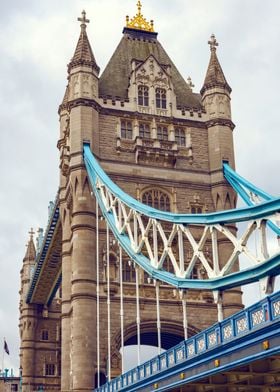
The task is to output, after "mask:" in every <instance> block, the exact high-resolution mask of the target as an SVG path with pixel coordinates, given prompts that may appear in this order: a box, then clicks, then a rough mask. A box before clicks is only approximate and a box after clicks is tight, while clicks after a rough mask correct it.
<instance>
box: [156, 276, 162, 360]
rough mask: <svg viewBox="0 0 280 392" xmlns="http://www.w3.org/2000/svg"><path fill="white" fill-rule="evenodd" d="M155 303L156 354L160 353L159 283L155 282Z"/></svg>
mask: <svg viewBox="0 0 280 392" xmlns="http://www.w3.org/2000/svg"><path fill="white" fill-rule="evenodd" d="M155 287H156V303H157V334H158V354H160V353H161V323H160V303H159V282H158V281H157V280H156V281H155Z"/></svg>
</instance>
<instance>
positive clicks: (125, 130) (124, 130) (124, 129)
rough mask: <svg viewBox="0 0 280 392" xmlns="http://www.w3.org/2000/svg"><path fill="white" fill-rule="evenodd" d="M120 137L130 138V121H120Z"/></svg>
mask: <svg viewBox="0 0 280 392" xmlns="http://www.w3.org/2000/svg"><path fill="white" fill-rule="evenodd" d="M121 137H122V139H132V122H131V121H124V120H123V121H121Z"/></svg>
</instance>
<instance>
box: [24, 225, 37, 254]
mask: <svg viewBox="0 0 280 392" xmlns="http://www.w3.org/2000/svg"><path fill="white" fill-rule="evenodd" d="M28 234H30V238H29V241H28V243H27V245H26V252H25V256H24V259H23V261H25V260H29V261H34V260H35V258H36V251H35V246H34V242H33V236H34V234H35V232H34V230H33V228H31V230H30V231H29V233H28Z"/></svg>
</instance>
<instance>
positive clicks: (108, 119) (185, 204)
mask: <svg viewBox="0 0 280 392" xmlns="http://www.w3.org/2000/svg"><path fill="white" fill-rule="evenodd" d="M137 5H138V12H137V14H136V16H135V17H133V18H132V19H130V18H129V17H127V19H126V26H125V27H124V29H123V36H122V38H121V40H120V43H119V45H118V46H117V48H116V50H115V52H114V53H113V55H112V57H111V59H110V61H109V63H108V64H107V66H106V68H105V69H104V71H103V72H102V74H101V76H100V74H99V73H100V68H99V66H98V64H97V61H96V59H95V56H94V51H93V50H92V47H91V45H90V42H89V39H88V35H87V24H88V23H89V20H88V19H87V18H86V13H85V12H84V11H83V12H82V16H81V17H80V18H78V20H79V22H80V23H81V25H80V27H81V31H80V36H79V39H78V43H77V46H76V49H75V52H74V55H73V57H72V59H71V61H70V63H69V65H68V85H67V88H66V91H65V95H64V98H63V102H62V104H61V105H60V107H59V117H60V136H59V140H58V149H59V153H60V185H59V222H60V229H59V230H57V232H56V237H55V241H56V242H57V243H59V244H60V248H59V249H60V260H61V272H62V281H61V296H62V297H61V309H60V307H59V311H60V310H61V313H60V321H59V323H58V324H57V325H58V327H57V328H59V331H61V340H60V338H59V339H58V340H57V344H58V343H59V350H57V351H56V357H55V358H53V362H52V363H49V365H51V364H53V365H54V366H55V373H54V374H52V376H55V377H56V380H58V381H60V386H58V385H57V384H55V383H53V384H52V383H50V382H49V379H50V377H49V376H50V374H46V366H45V367H44V364H43V362H42V361H44V360H45V361H46V359H44V358H43V357H42V356H41V357H40V356H36V352H38V350H39V347H40V339H38V336H37V338H36V337H34V339H33V338H32V339H33V346H32V350H31V351H29V356H30V355H31V356H33V361H35V358H36V361H37V362H38V364H37V366H36V370H34V368H33V369H31V368H30V371H29V370H28V371H27V370H25V369H26V368H27V367H28V366H29V365H28V364H29V363H30V359H28V358H27V354H26V352H27V347H25V345H24V344H23V342H24V338H23V337H22V346H21V355H22V363H21V365H22V367H23V391H26V390H27V384H28V382H29V383H31V384H32V387H33V389H38V388H39V386H40V385H41V384H44V385H45V386H47V387H48V389H49V390H57V389H59V388H60V389H61V390H62V391H72V390H73V391H88V390H92V388H93V387H94V386H96V380H97V378H98V376H97V375H96V372H97V359H96V358H97V356H98V353H97V340H96V321H97V318H96V317H97V285H96V279H97V269H96V257H97V256H96V255H97V249H96V235H97V230H96V225H97V219H96V218H97V216H96V205H95V200H94V197H93V196H92V194H91V189H90V186H89V181H88V178H87V173H86V169H85V165H84V161H83V143H84V142H86V143H89V144H90V147H91V150H92V152H93V153H94V155H95V156H96V158H97V159H98V160H99V162H100V164H101V166H102V167H103V169H104V170H105V171H106V172H107V174H108V175H109V176H110V177H111V178H112V179H113V180H114V181H115V182H116V183H117V184H118V185H119V186H120V187H121V188H122V189H123V190H124V191H125V192H127V193H128V194H130V195H131V196H133V197H134V198H135V199H137V200H139V201H142V202H143V203H145V204H148V205H150V206H152V207H155V208H157V209H161V210H165V211H171V212H189V213H193V214H195V213H203V212H212V211H216V210H221V209H228V208H233V207H235V203H236V198H235V193H234V192H233V190H232V189H231V187H230V186H229V185H228V183H227V182H226V181H225V180H224V177H223V172H222V161H223V160H227V161H229V163H230V164H231V166H234V150H233V138H232V131H233V128H234V124H233V122H232V120H231V110H230V93H231V88H230V87H229V85H228V83H227V81H226V78H225V76H224V74H223V71H222V68H221V65H220V64H219V61H218V58H217V53H216V47H217V41H216V39H215V37H214V36H213V35H212V37H211V39H210V41H209V44H210V49H211V57H210V62H209V66H208V70H207V73H206V77H205V82H204V84H203V86H202V89H201V93H200V94H198V93H194V92H193V91H192V84H191V83H188V82H186V81H185V80H184V79H183V77H182V76H181V74H180V73H179V71H178V70H177V68H176V66H175V65H174V63H173V62H172V60H171V59H170V57H169V56H168V54H167V53H166V51H165V49H164V48H163V46H162V45H161V44H160V42H159V40H158V33H157V32H155V31H154V23H153V21H151V22H148V21H147V20H146V19H145V18H144V17H143V15H142V11H141V3H140V2H138V3H137ZM233 230H234V228H233ZM99 244H100V246H99V252H98V257H99V260H100V264H99V270H98V275H99V276H100V285H99V287H98V290H99V291H98V294H99V296H100V318H99V320H100V350H99V357H100V372H101V375H99V377H100V378H101V379H102V378H103V377H105V374H106V368H107V365H108V355H107V352H108V347H107V345H108V337H107V329H108V328H107V327H108V325H107V305H106V301H107V285H106V272H105V270H106V267H107V266H106V263H107V255H106V250H105V249H106V227H105V224H104V222H103V223H102V221H101V222H99ZM109 245H110V252H109V259H110V283H111V284H110V297H111V331H112V337H111V341H110V345H111V350H110V352H111V358H110V362H111V375H112V377H113V376H115V375H117V374H119V373H120V366H121V356H120V353H119V349H120V325H119V313H120V305H119V304H120V301H119V297H120V288H119V278H118V277H119V270H118V269H119V258H120V254H119V248H118V246H117V244H116V243H115V241H114V239H113V237H112V236H110V237H109ZM159 246H160V244H159ZM228 247H230V245H229V244H228V243H227V242H225V241H223V242H220V243H219V248H218V252H219V254H220V257H223V252H224V253H225V254H226V253H227V252H228ZM211 252H212V251H211V249H209V258H210V259H211ZM197 273H198V274H199V273H203V271H197ZM122 276H123V280H124V294H125V296H124V301H125V303H124V307H125V317H124V329H125V339H126V344H131V343H133V342H134V341H135V336H136V334H137V326H136V323H135V284H134V281H135V270H134V268H133V265H131V263H130V260H129V259H128V257H127V258H126V257H125V255H124V260H123V272H122ZM22 285H24V281H23V280H22ZM22 287H23V286H22ZM38 290H39V289H38ZM154 292H155V290H154V287H153V286H152V285H151V284H150V283H149V280H148V279H147V276H146V275H145V274H144V273H140V304H141V331H142V343H148V344H153V343H154V340H155V339H156V331H157V325H156V320H157V319H156V310H155V309H156V299H155V294H154ZM32 298H33V297H32ZM55 300H56V299H53V300H52V301H49V302H48V304H47V305H46V304H45V306H43V307H42V304H40V303H39V304H36V301H35V300H34V301H33V302H35V303H29V304H27V305H26V306H27V308H28V309H31V308H32V309H35V310H34V314H33V316H32V317H33V319H34V322H35V324H34V331H35V332H34V333H35V334H36V333H37V334H38V331H37V330H38V328H39V327H38V326H37V325H39V324H40V323H41V321H39V324H38V323H37V324H36V322H37V321H36V320H37V319H38V317H43V316H42V315H43V313H42V312H43V311H45V315H46V317H45V318H44V323H45V324H44V326H45V327H44V329H45V330H48V328H49V327H48V322H49V325H51V323H54V319H55V320H56V321H55V322H57V318H56V317H51V318H50V316H47V314H48V313H47V311H48V309H52V310H51V311H53V309H54V308H53V307H54V304H55V302H54V301H55ZM160 300H161V322H162V326H161V328H162V347H163V348H168V347H170V346H172V345H174V344H176V342H179V341H180V340H182V339H183V338H184V329H183V325H182V317H181V315H182V302H181V299H180V298H179V294H178V293H177V292H176V291H175V293H174V291H172V290H170V287H167V286H163V287H162V288H161V298H160ZM186 300H187V309H188V334H189V336H190V335H192V334H194V333H196V332H198V331H200V330H202V329H204V328H206V327H207V326H209V325H211V324H213V323H214V322H215V321H216V320H217V311H216V304H215V303H214V299H213V296H212V294H211V293H209V292H197V291H196V292H195V291H189V292H188V293H187V295H186ZM30 302H32V301H30ZM57 303H58V302H56V304H57ZM59 306H60V304H59ZM241 306H242V305H241V294H240V291H239V290H230V292H229V293H227V295H226V300H225V302H224V314H225V316H227V315H229V314H231V313H234V312H236V311H237V310H238V309H240V308H241ZM22 309H23V308H22ZM40 309H43V310H42V311H41V313H40V311H39V310H40ZM55 309H56V310H57V309H58V308H55ZM23 311H24V310H22V311H21V317H25V316H24V315H23ZM49 314H50V313H49ZM170 314H172V319H171V318H170ZM38 315H40V316H38ZM26 317H28V315H27V316H26ZM40 320H41V319H40ZM36 328H37V329H36ZM40 328H41V327H40ZM50 328H53V326H51V327H50ZM36 331H37V332H36ZM23 336H25V335H23ZM36 339H37V340H36ZM44 344H45V347H46V348H47V347H48V343H47V342H46V341H45V342H44ZM60 345H61V346H60ZM60 348H61V354H60ZM53 349H54V347H53ZM28 350H30V349H29V348H28ZM53 352H55V349H54V351H53ZM60 355H61V364H60ZM51 358H52V357H51ZM58 358H59V359H58ZM31 362H32V360H31ZM37 362H36V363H37ZM58 368H59V369H60V368H61V375H60V371H58ZM42 369H43V370H42ZM48 371H52V369H51V368H50V367H49V368H48ZM28 372H29V373H28ZM32 372H33V374H32V376H33V378H32V379H31V378H30V379H29V378H28V377H31V373H32ZM42 372H43V373H42ZM40 377H41V378H40ZM37 379H39V380H40V381H39V382H38V381H37Z"/></svg>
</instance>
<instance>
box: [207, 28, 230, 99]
mask: <svg viewBox="0 0 280 392" xmlns="http://www.w3.org/2000/svg"><path fill="white" fill-rule="evenodd" d="M208 44H209V45H210V51H211V56H210V61H209V65H208V69H207V72H206V76H205V80H204V84H203V87H202V89H201V90H200V93H201V94H203V93H204V92H205V91H206V90H207V89H211V88H213V87H220V88H224V89H225V90H227V91H228V92H229V93H231V88H230V86H229V84H228V82H227V80H226V78H225V75H224V73H223V70H222V67H221V65H220V63H219V60H218V57H217V53H216V50H217V49H216V48H217V46H218V45H219V44H218V42H217V40H216V37H215V35H214V34H212V35H211V37H210V39H209V41H208Z"/></svg>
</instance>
